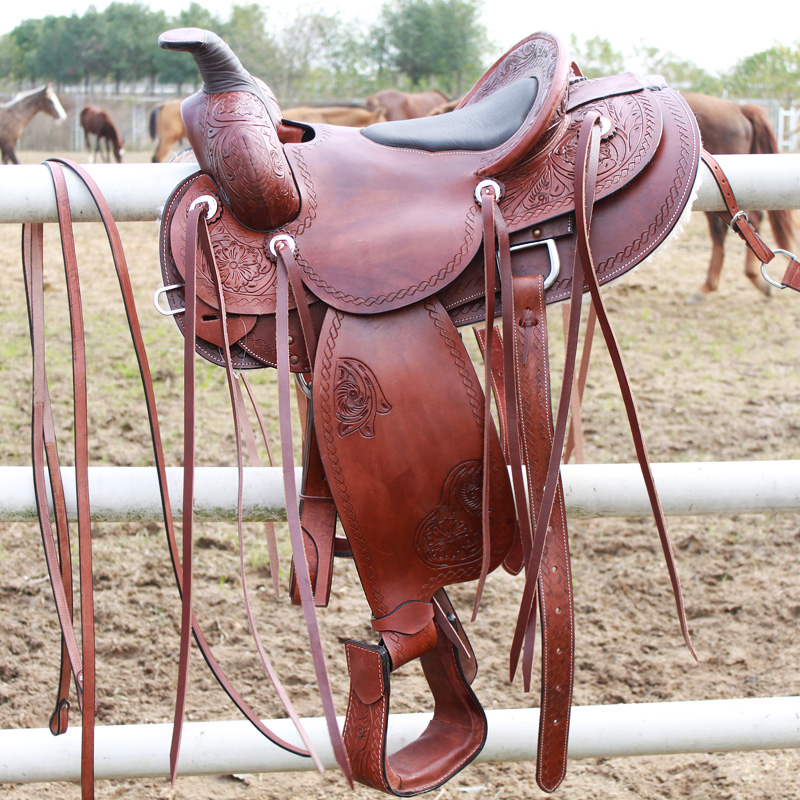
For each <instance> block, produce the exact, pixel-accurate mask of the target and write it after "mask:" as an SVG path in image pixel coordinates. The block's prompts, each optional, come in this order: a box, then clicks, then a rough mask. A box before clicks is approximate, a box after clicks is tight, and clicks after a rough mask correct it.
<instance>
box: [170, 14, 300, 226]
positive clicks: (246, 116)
mask: <svg viewBox="0 0 800 800" xmlns="http://www.w3.org/2000/svg"><path fill="white" fill-rule="evenodd" d="M158 43H159V45H160V46H161V47H162V48H163V49H165V50H175V51H182V52H187V53H190V54H191V55H192V57H193V58H194V60H195V63H196V64H197V68H198V70H199V72H200V75H201V76H202V78H203V85H202V87H201V88H200V91H198V92H197V93H196V94H193V95H192V96H191V97H187V98H186V100H184V101H183V103H182V104H181V117H182V118H183V124H184V127H185V128H186V136H187V138H188V139H189V143H190V144H191V146H192V149H193V150H194V153H195V156H196V157H197V161H198V163H199V164H200V167H201V169H202V170H203V171H204V172H207V173H209V174H210V175H211V176H212V177H213V178H214V180H215V181H216V183H217V186H218V188H219V190H220V194H221V196H222V199H223V201H224V202H225V204H226V205H227V206H228V207H229V208H230V210H231V212H232V213H233V215H234V216H235V217H236V218H237V219H238V220H239V222H241V223H242V224H243V225H245V226H247V227H248V228H251V229H253V230H258V231H267V230H274V229H275V228H279V227H280V226H282V225H285V224H286V223H287V222H291V220H293V219H294V218H295V217H296V216H297V214H298V213H299V211H300V193H299V191H298V188H297V185H296V184H295V181H294V176H293V175H292V170H291V168H290V166H289V162H288V161H287V160H286V156H285V155H284V152H283V144H282V143H281V140H280V138H279V135H278V126H279V124H280V122H279V121H280V118H281V113H280V107H279V105H278V102H277V100H276V99H275V96H274V95H273V94H272V92H271V91H270V89H269V88H268V87H267V86H266V85H265V84H264V83H263V82H261V81H259V80H257V79H256V78H254V77H253V76H252V75H250V73H249V72H248V71H247V70H246V69H245V68H244V67H243V66H242V63H241V62H240V61H239V59H238V58H237V56H236V54H235V53H234V52H233V51H232V50H231V49H230V47H229V46H228V45H227V44H226V43H225V42H224V41H222V39H220V38H219V36H217V35H216V34H215V33H212V32H211V31H206V30H203V29H201V28H177V29H175V30H171V31H166V32H165V33H162V34H161V36H159V38H158Z"/></svg>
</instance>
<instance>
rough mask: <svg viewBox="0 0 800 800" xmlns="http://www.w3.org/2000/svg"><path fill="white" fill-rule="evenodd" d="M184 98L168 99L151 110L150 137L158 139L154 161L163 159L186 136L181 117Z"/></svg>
mask: <svg viewBox="0 0 800 800" xmlns="http://www.w3.org/2000/svg"><path fill="white" fill-rule="evenodd" d="M182 102H183V101H182V100H168V101H167V102H166V103H161V104H160V105H157V106H156V107H155V108H154V109H153V110H152V111H151V112H150V138H151V139H155V140H156V152H155V153H154V154H153V161H163V160H164V159H165V158H166V157H167V156H168V155H169V152H170V150H171V149H172V147H173V146H174V145H175V144H177V143H178V142H180V141H182V140H183V139H185V138H186V131H185V130H184V127H183V120H182V119H181V103H182Z"/></svg>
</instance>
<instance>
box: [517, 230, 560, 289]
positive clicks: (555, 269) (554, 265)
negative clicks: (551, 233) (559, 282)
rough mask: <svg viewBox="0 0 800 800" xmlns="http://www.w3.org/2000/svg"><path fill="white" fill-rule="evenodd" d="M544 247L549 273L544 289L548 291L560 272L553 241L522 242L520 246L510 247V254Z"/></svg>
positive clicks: (554, 241)
mask: <svg viewBox="0 0 800 800" xmlns="http://www.w3.org/2000/svg"><path fill="white" fill-rule="evenodd" d="M540 245H545V246H546V247H547V255H548V256H549V258H550V272H549V273H548V275H547V277H546V278H545V279H544V288H545V289H549V288H550V287H551V286H552V285H553V284H554V283H555V281H556V278H557V277H558V273H559V272H560V271H561V259H560V258H559V256H558V248H557V247H556V240H555V239H542V240H541V241H538V242H522V243H521V244H514V245H511V252H512V253H513V252H515V251H517V250H529V249H530V248H531V247H539V246H540Z"/></svg>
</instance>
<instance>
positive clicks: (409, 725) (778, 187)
mask: <svg viewBox="0 0 800 800" xmlns="http://www.w3.org/2000/svg"><path fill="white" fill-rule="evenodd" d="M718 161H719V162H720V165H721V166H722V167H723V169H724V170H725V172H726V174H727V175H728V177H729V179H730V181H731V184H732V185H733V188H734V191H735V193H736V196H737V199H738V201H739V204H740V206H741V207H743V208H760V209H781V208H790V209H794V208H800V155H780V156H752V155H748V156H719V157H718ZM193 170H194V166H193V165H191V164H121V165H104V164H97V165H91V166H90V167H89V171H90V172H91V173H92V175H93V177H94V178H95V180H96V181H97V182H98V184H99V185H100V188H101V190H102V191H103V193H104V194H105V196H106V198H107V200H108V202H109V204H110V206H111V208H112V211H113V213H114V214H115V216H116V218H117V219H118V220H120V221H137V220H140V221H148V220H150V221H152V220H155V219H157V218H158V217H159V215H160V211H161V208H162V206H163V204H164V202H165V200H166V198H167V196H168V195H169V193H170V191H171V190H172V188H173V187H174V186H175V185H177V183H178V182H179V181H180V180H182V179H183V178H184V177H186V176H187V175H189V174H190V173H191V172H192V171H193ZM67 180H68V183H69V184H70V193H71V196H72V200H71V204H72V211H73V215H74V218H75V220H76V221H96V220H97V219H98V217H97V214H96V209H95V207H94V204H93V202H92V201H91V198H90V197H89V195H88V193H87V192H86V190H85V189H84V187H83V186H82V185H81V184H79V183H78V182H77V181H76V180H75V179H74V178H73V176H71V175H68V176H67ZM0 185H1V186H2V187H3V189H4V191H3V192H1V193H0V223H3V222H5V223H21V222H52V221H56V218H57V217H56V207H55V201H54V198H53V192H52V183H51V180H50V176H49V172H48V171H47V170H46V168H45V167H43V166H15V167H0ZM723 207H724V206H723V204H722V200H721V198H720V195H719V192H718V190H717V188H716V185H715V183H714V181H713V179H712V178H711V176H710V174H709V173H708V171H707V170H706V168H705V167H701V172H700V176H699V179H698V183H697V199H696V202H695V204H694V208H695V210H700V211H716V210H721V209H722V208H723ZM776 274H777V273H776ZM798 309H800V306H798ZM654 472H655V476H656V480H657V482H658V485H659V491H660V493H661V496H662V501H663V503H664V507H665V511H666V513H668V514H715V513H725V512H728V513H735V512H748V513H762V512H764V513H766V512H788V511H799V510H800V462H796V461H783V462H766V461H759V462H740V463H716V464H711V463H702V464H660V465H655V466H654ZM247 474H248V484H247V485H246V488H245V504H246V515H247V516H249V517H250V518H256V517H258V518H270V517H271V518H279V517H281V516H283V513H284V509H283V490H282V486H281V483H280V478H279V476H278V475H277V474H276V473H275V472H274V471H272V470H270V469H263V470H252V469H251V470H247ZM123 475H124V480H120V479H121V477H122V476H123ZM563 475H564V481H565V490H566V497H567V506H568V510H569V512H570V513H571V514H573V515H583V516H601V515H605V516H627V515H638V514H642V513H647V508H648V506H647V501H646V496H645V492H644V486H643V483H642V482H641V476H640V474H639V472H638V467H637V466H636V465H602V466H598V465H574V466H572V465H565V466H564V467H563ZM91 480H92V499H93V510H94V512H95V514H97V515H98V516H97V519H107V520H111V519H129V518H131V516H134V517H136V518H139V519H149V518H156V517H158V516H159V515H160V504H159V502H158V498H157V492H158V489H157V486H156V483H155V478H154V475H153V470H151V469H149V468H141V469H139V468H122V467H117V468H106V469H103V468H93V469H92V470H91ZM170 480H171V481H172V482H173V487H171V488H172V491H171V496H172V497H175V498H179V497H180V496H181V494H180V491H178V490H177V486H178V485H179V482H180V480H181V476H180V471H179V470H170ZM199 480H200V481H207V483H208V486H209V487H213V488H214V492H213V493H210V494H209V493H207V492H206V491H205V490H204V491H202V492H199V491H198V492H197V495H198V497H204V496H205V497H207V498H208V501H207V503H206V506H205V507H204V508H200V509H198V514H199V515H206V516H215V517H218V518H225V517H230V516H231V515H232V514H233V509H234V505H235V499H234V498H235V494H236V493H235V481H236V475H235V470H229V469H224V468H220V469H205V470H200V472H199ZM70 483H71V482H70V481H69V480H67V481H66V485H67V486H69V485H70ZM121 485H122V486H124V487H125V494H124V497H123V501H122V502H120V501H119V496H120V491H119V487H120V486H121ZM112 495H113V496H114V497H113V499H112ZM33 515H34V507H33V490H32V485H31V478H30V472H29V470H28V469H27V468H25V467H0V519H6V520H8V519H30V518H32V517H33ZM487 715H488V718H489V736H488V740H487V745H486V747H485V749H484V751H483V753H482V754H481V756H480V760H482V761H528V760H532V759H534V758H535V754H536V753H535V748H536V738H537V737H536V730H537V725H538V710H537V709H516V710H515V709H512V710H505V711H489V712H487ZM427 719H428V715H425V714H400V715H394V716H393V717H392V721H391V723H390V739H391V741H392V745H391V747H390V749H394V748H395V747H399V746H401V745H402V743H403V742H405V741H409V740H411V739H413V738H415V737H416V736H417V734H418V731H419V730H420V727H421V726H424V725H425V724H426V721H427ZM283 722H284V721H281V720H276V721H273V722H272V723H270V725H271V726H273V727H274V729H275V730H278V729H279V728H281V726H282V725H283ZM290 727H291V726H290ZM169 729H170V726H169V725H126V726H101V727H99V728H98V729H97V736H96V741H97V753H96V770H97V777H100V778H133V777H151V776H166V775H168V772H169V768H168V763H167V762H168V753H169V735H170V731H169ZM307 729H308V730H309V733H310V734H311V736H312V738H313V739H314V740H315V741H316V742H318V743H319V752H320V754H321V756H322V758H323V762H325V761H327V762H328V763H330V764H332V756H331V754H330V751H329V747H328V746H327V744H326V741H325V740H326V734H325V732H324V725H323V723H322V721H321V720H308V724H307ZM285 735H286V738H287V739H290V738H291V737H292V735H293V729H289V728H287V730H286V731H285ZM772 748H800V697H781V698H766V699H741V700H706V701H694V702H681V703H655V704H651V703H642V704H631V705H623V706H583V707H577V708H575V709H574V711H573V722H572V725H571V730H570V757H571V758H589V757H598V756H606V757H609V756H622V755H652V754H664V753H692V752H710V751H715V752H723V751H734V750H757V749H772ZM309 766H310V765H309V763H308V760H307V759H301V758H298V757H294V756H291V755H290V754H288V753H286V752H285V751H283V750H281V749H279V748H277V747H275V746H274V745H271V744H270V743H269V742H268V741H266V740H265V739H264V738H263V737H261V736H260V735H259V734H258V733H256V732H255V731H254V729H252V727H251V726H250V725H249V723H247V722H243V721H236V722H206V723H190V724H188V725H187V726H186V729H185V733H184V737H183V747H182V753H181V759H180V763H179V770H178V771H179V773H180V774H215V773H220V772H228V773H230V772H234V773H238V772H277V771H294V770H303V769H308V768H309ZM79 775H80V729H79V728H75V727H73V728H72V729H71V730H70V731H69V732H68V733H67V734H66V735H64V736H59V737H53V736H52V735H51V734H50V732H49V730H47V729H42V730H39V729H35V730H7V731H0V783H4V782H26V781H55V780H76V779H78V777H79Z"/></svg>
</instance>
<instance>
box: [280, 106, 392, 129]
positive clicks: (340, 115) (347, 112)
mask: <svg viewBox="0 0 800 800" xmlns="http://www.w3.org/2000/svg"><path fill="white" fill-rule="evenodd" d="M282 113H283V117H284V119H288V120H293V121H294V122H317V123H318V122H323V123H326V124H327V125H344V126H345V127H349V128H364V127H366V126H367V125H372V123H373V122H386V113H385V112H384V110H383V109H382V108H378V109H376V110H375V111H370V110H369V109H367V108H362V107H361V106H298V107H297V108H287V109H286V110H285V111H283V112H282Z"/></svg>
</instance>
